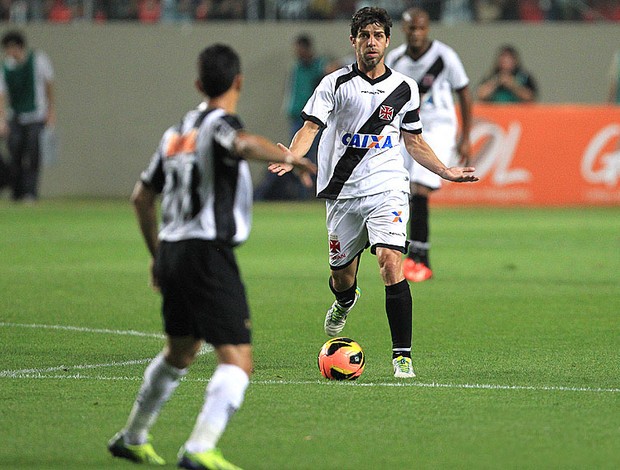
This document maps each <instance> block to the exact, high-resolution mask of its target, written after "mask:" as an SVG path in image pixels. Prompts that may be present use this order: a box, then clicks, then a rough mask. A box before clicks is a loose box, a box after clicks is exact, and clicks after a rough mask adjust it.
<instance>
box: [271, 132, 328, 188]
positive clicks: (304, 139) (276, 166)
mask: <svg viewBox="0 0 620 470" xmlns="http://www.w3.org/2000/svg"><path fill="white" fill-rule="evenodd" d="M320 130H321V128H320V127H319V125H318V124H316V123H314V122H312V121H305V122H304V125H303V126H302V127H301V129H299V130H298V131H297V132H296V133H295V135H294V136H293V140H292V141H291V146H290V147H289V148H290V151H291V153H292V154H293V155H294V156H296V157H298V158H301V157H303V156H304V155H306V154H307V153H308V151H309V150H310V147H312V142H314V139H315V138H316V136H317V134H318V133H319V131H320ZM268 169H269V171H271V172H272V173H275V174H277V175H278V176H282V175H284V174H286V173H288V172H289V171H291V170H292V169H293V166H292V165H290V164H288V162H287V163H285V164H281V163H279V162H275V161H274V162H273V163H272V164H271V165H269V167H268ZM315 173H316V171H315Z"/></svg>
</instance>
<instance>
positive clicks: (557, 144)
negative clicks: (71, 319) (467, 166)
mask: <svg viewBox="0 0 620 470" xmlns="http://www.w3.org/2000/svg"><path fill="white" fill-rule="evenodd" d="M471 141H472V150H473V151H472V160H471V162H470V163H471V164H472V165H473V166H475V167H476V174H477V175H478V176H480V178H481V181H479V182H477V183H472V184H470V183H467V184H457V183H449V182H444V184H443V187H442V189H441V191H438V192H437V194H434V195H433V203H437V204H442V203H443V204H451V205H453V204H473V205H504V206H505V205H555V206H561V205H617V204H620V106H581V105H538V104H527V105H488V104H487V105H483V104H476V105H475V106H474V124H473V126H472V132H471Z"/></svg>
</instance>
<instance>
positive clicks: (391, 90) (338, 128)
mask: <svg viewBox="0 0 620 470" xmlns="http://www.w3.org/2000/svg"><path fill="white" fill-rule="evenodd" d="M419 106H420V96H419V92H418V86H417V85H416V83H415V81H414V80H413V79H411V78H409V77H406V76H405V75H402V74H400V73H398V72H394V71H393V70H390V69H389V68H388V69H386V72H385V74H383V75H382V76H381V77H378V78H376V79H371V78H369V77H367V76H366V75H365V74H363V73H362V72H360V71H359V69H358V68H357V65H356V64H353V65H349V66H346V67H343V68H341V69H339V70H336V71H335V72H333V73H331V74H329V75H327V76H325V77H324V78H323V80H321V83H320V84H319V85H318V86H317V88H316V89H315V90H314V93H313V95H312V96H311V97H310V99H309V100H308V102H307V103H306V106H305V107H304V109H303V112H302V117H303V119H304V120H310V121H313V122H315V123H316V124H318V125H319V126H321V127H324V129H323V134H322V135H321V140H320V142H319V151H318V174H317V197H319V198H325V199H348V198H354V197H361V196H369V195H372V194H378V193H381V192H383V191H389V190H400V191H404V192H409V174H408V172H407V171H406V170H405V168H404V166H403V157H402V156H401V154H400V133H401V130H402V131H406V132H413V133H420V132H422V124H421V122H420V118H419V116H418V108H419Z"/></svg>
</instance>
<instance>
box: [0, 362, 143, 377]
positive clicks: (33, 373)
mask: <svg viewBox="0 0 620 470" xmlns="http://www.w3.org/2000/svg"><path fill="white" fill-rule="evenodd" d="M151 360H152V358H149V359H136V360H132V361H123V362H109V363H106V364H80V365H77V366H65V365H61V366H54V367H46V368H44V369H19V370H2V371H0V377H10V378H14V379H20V378H26V377H29V378H33V377H41V378H44V377H46V376H45V375H44V374H45V373H46V372H54V371H61V370H64V371H66V372H68V371H70V370H72V369H77V370H84V369H98V368H100V367H118V366H131V365H135V364H146V363H147V362H150V361H151ZM78 375H79V374H78ZM58 377H69V376H67V375H59V376H58Z"/></svg>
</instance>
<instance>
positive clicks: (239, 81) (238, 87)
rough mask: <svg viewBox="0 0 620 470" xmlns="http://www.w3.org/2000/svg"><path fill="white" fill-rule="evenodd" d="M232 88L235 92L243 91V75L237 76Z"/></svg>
mask: <svg viewBox="0 0 620 470" xmlns="http://www.w3.org/2000/svg"><path fill="white" fill-rule="evenodd" d="M232 86H233V88H234V89H235V90H237V91H241V88H242V86H243V75H241V74H238V75H235V78H234V79H233V85H232Z"/></svg>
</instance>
